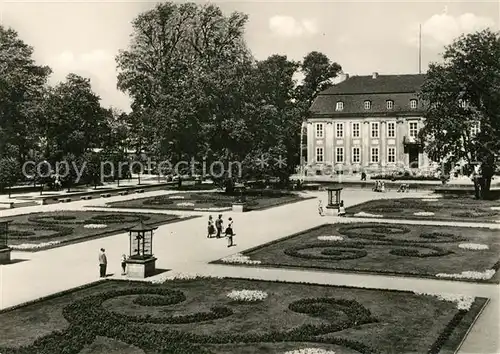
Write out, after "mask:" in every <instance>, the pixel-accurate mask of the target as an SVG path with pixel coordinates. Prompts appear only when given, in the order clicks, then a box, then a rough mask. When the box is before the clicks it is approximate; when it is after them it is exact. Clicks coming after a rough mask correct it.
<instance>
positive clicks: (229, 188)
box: [224, 178, 234, 194]
mask: <svg viewBox="0 0 500 354" xmlns="http://www.w3.org/2000/svg"><path fill="white" fill-rule="evenodd" d="M224 184H225V186H224V189H225V192H226V193H227V194H231V193H233V192H234V181H233V179H232V178H228V179H227V180H226V182H225V183H224Z"/></svg>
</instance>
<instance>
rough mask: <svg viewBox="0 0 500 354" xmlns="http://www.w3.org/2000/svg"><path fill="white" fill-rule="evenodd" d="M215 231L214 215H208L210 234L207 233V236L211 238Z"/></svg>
mask: <svg viewBox="0 0 500 354" xmlns="http://www.w3.org/2000/svg"><path fill="white" fill-rule="evenodd" d="M214 233H215V228H214V220H213V219H212V215H209V216H208V234H207V238H211V237H212V235H213V234H214Z"/></svg>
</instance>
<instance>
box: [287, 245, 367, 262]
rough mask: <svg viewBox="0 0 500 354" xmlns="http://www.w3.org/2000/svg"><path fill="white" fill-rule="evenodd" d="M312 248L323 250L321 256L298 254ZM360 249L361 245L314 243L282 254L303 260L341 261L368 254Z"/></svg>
mask: <svg viewBox="0 0 500 354" xmlns="http://www.w3.org/2000/svg"><path fill="white" fill-rule="evenodd" d="M312 248H324V250H322V251H321V254H318V255H315V254H305V253H300V251H303V250H307V249H312ZM339 248H340V249H339ZM362 248H364V245H362V244H350V243H345V242H336V243H335V244H334V245H332V243H331V242H321V243H314V244H309V245H302V246H296V247H292V248H288V249H286V250H284V251H283V252H284V253H285V254H286V255H287V256H291V257H298V258H304V259H328V260H342V259H356V258H362V257H365V256H366V255H367V254H368V253H367V252H366V251H365V250H364V249H362Z"/></svg>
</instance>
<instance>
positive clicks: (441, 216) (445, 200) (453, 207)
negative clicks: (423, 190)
mask: <svg viewBox="0 0 500 354" xmlns="http://www.w3.org/2000/svg"><path fill="white" fill-rule="evenodd" d="M346 212H347V216H356V214H357V213H362V212H364V213H368V214H372V215H381V216H383V217H384V218H391V219H416V220H443V221H462V222H483V223H484V222H496V221H499V220H500V201H498V200H497V201H495V200H476V199H474V198H473V197H471V196H451V195H450V196H444V197H442V198H436V197H430V198H422V199H419V198H403V199H382V200H371V201H369V202H366V203H362V204H358V205H355V206H353V207H350V208H347V210H346Z"/></svg>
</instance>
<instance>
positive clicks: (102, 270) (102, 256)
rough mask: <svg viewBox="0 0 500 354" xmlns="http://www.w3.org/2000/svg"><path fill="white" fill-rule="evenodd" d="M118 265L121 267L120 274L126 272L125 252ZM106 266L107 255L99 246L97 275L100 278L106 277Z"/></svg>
mask: <svg viewBox="0 0 500 354" xmlns="http://www.w3.org/2000/svg"><path fill="white" fill-rule="evenodd" d="M120 263H121V264H120V265H121V268H122V275H126V274H127V272H126V271H127V256H126V255H125V254H122V257H121V259H120ZM107 268H108V257H107V256H106V250H105V249H104V248H101V250H100V252H99V276H100V277H101V278H106V276H107V274H106V269H107Z"/></svg>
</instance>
